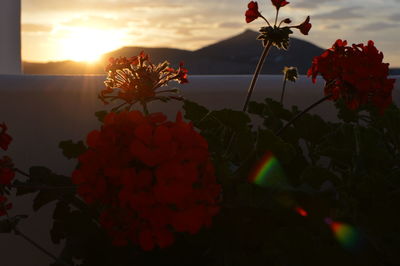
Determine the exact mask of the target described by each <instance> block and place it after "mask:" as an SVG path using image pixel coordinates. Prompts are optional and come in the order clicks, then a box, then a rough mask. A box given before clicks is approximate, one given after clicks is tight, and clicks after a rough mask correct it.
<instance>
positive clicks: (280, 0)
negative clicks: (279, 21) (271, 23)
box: [271, 0, 290, 9]
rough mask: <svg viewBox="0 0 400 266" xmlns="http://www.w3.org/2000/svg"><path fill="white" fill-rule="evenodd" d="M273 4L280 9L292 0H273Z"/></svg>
mask: <svg viewBox="0 0 400 266" xmlns="http://www.w3.org/2000/svg"><path fill="white" fill-rule="evenodd" d="M271 2H272V4H273V5H274V6H275V7H276V9H279V8H281V7H284V6H286V5H287V4H289V3H290V2H287V1H285V0H271Z"/></svg>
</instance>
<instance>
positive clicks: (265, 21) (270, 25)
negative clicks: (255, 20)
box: [260, 15, 271, 27]
mask: <svg viewBox="0 0 400 266" xmlns="http://www.w3.org/2000/svg"><path fill="white" fill-rule="evenodd" d="M260 17H261V18H262V19H263V20H265V22H267V24H268V26H270V27H271V24H269V22H268V20H267V19H266V18H265V17H264V16H263V15H260Z"/></svg>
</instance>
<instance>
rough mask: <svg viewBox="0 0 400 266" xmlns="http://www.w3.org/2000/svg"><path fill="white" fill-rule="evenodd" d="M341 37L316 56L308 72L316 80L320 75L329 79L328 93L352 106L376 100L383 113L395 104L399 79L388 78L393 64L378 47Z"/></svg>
mask: <svg viewBox="0 0 400 266" xmlns="http://www.w3.org/2000/svg"><path fill="white" fill-rule="evenodd" d="M346 45H347V42H346V41H342V40H337V41H336V42H335V43H334V45H333V46H332V48H330V49H328V50H326V51H325V52H324V53H323V54H322V55H320V56H317V57H315V58H314V59H313V62H312V66H311V68H310V69H309V70H308V73H307V75H308V76H312V81H313V82H314V83H315V80H316V77H317V75H318V74H321V76H322V77H323V78H324V79H325V81H326V82H327V85H326V86H325V95H332V97H331V99H332V100H337V99H339V98H341V99H343V100H344V101H345V102H346V104H347V106H348V107H349V108H350V109H357V108H358V107H359V106H360V105H362V104H366V103H372V104H373V105H375V106H376V107H378V109H379V110H380V112H381V113H382V112H383V111H384V110H385V109H386V108H387V107H388V106H389V105H390V104H391V103H392V90H393V87H394V82H395V79H388V74H389V64H385V63H383V62H382V59H383V53H382V52H379V51H378V50H377V49H376V47H375V46H374V42H373V41H368V44H367V45H364V44H353V45H352V46H346Z"/></svg>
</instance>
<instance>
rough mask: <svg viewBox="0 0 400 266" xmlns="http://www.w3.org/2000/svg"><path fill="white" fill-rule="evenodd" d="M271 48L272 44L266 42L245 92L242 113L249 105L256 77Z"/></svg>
mask: <svg viewBox="0 0 400 266" xmlns="http://www.w3.org/2000/svg"><path fill="white" fill-rule="evenodd" d="M271 46H272V43H271V42H270V41H268V43H267V45H266V46H265V48H264V51H263V52H262V54H261V56H260V60H259V61H258V64H257V67H256V71H255V72H254V75H253V79H252V80H251V83H250V87H249V89H248V91H247V97H246V101H245V102H244V106H243V112H246V110H247V106H248V105H249V101H250V97H251V94H252V93H253V90H254V87H255V85H256V82H257V79H258V75H259V74H260V71H261V68H262V66H263V65H264V61H265V58H266V57H267V55H268V52H269V50H270V49H271Z"/></svg>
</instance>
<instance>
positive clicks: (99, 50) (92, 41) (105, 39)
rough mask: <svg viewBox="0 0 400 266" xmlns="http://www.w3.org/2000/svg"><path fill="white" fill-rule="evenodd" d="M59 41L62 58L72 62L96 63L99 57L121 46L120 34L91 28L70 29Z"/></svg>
mask: <svg viewBox="0 0 400 266" xmlns="http://www.w3.org/2000/svg"><path fill="white" fill-rule="evenodd" d="M65 36H66V37H65V38H62V39H60V52H61V53H62V57H64V58H68V59H69V60H73V61H86V62H94V61H97V60H98V59H99V58H100V57H101V55H103V54H104V53H106V52H109V51H112V50H115V49H118V48H120V47H121V46H123V44H122V41H121V38H122V36H121V34H119V33H118V32H115V31H107V30H99V29H92V28H73V29H70V30H69V32H68V34H66V35H65Z"/></svg>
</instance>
